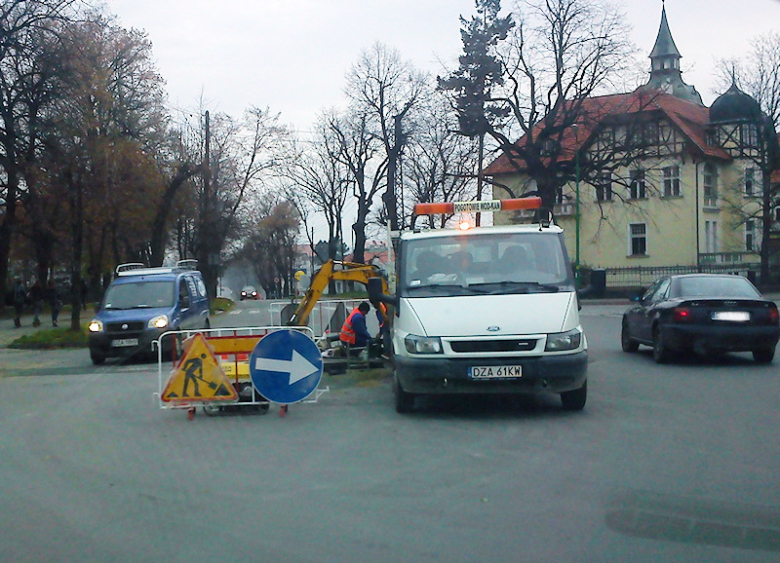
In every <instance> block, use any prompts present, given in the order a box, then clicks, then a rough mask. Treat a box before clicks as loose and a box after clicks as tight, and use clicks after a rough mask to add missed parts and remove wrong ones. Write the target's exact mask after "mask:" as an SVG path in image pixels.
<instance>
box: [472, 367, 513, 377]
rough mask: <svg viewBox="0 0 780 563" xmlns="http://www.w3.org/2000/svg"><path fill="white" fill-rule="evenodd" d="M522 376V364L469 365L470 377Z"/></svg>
mask: <svg viewBox="0 0 780 563" xmlns="http://www.w3.org/2000/svg"><path fill="white" fill-rule="evenodd" d="M522 376H523V366H471V367H470V368H469V377H470V378H471V379H503V378H515V377H522Z"/></svg>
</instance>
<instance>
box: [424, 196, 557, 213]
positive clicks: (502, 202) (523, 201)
mask: <svg viewBox="0 0 780 563" xmlns="http://www.w3.org/2000/svg"><path fill="white" fill-rule="evenodd" d="M541 206H542V198H540V197H523V198H516V199H491V200H487V201H450V202H444V203H418V204H416V205H415V206H414V214H415V215H441V214H445V213H487V212H492V211H513V210H518V209H539V208H540V207H541Z"/></svg>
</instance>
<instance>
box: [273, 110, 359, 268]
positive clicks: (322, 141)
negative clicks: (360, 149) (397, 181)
mask: <svg viewBox="0 0 780 563" xmlns="http://www.w3.org/2000/svg"><path fill="white" fill-rule="evenodd" d="M341 131H342V128H341V125H340V124H339V118H338V117H337V116H336V115H335V114H333V113H331V114H329V115H323V116H322V118H321V120H320V122H319V123H318V125H317V126H316V133H315V138H314V147H315V148H314V149H313V150H311V151H307V152H301V153H300V154H299V156H298V157H297V158H296V159H294V162H293V163H292V167H291V169H290V170H289V172H288V174H287V176H288V179H289V182H290V183H289V198H290V200H291V201H293V202H295V204H296V207H297V208H298V210H299V213H300V214H301V217H302V218H303V219H304V224H306V219H305V213H303V212H301V211H302V210H303V209H305V208H307V207H308V206H311V207H313V208H314V209H315V210H316V211H317V212H318V213H321V214H322V215H324V217H325V222H326V224H327V227H328V236H327V240H326V242H327V249H328V250H327V256H323V257H320V258H321V259H323V260H328V259H331V260H334V259H336V257H337V252H338V250H339V246H340V245H341V241H342V240H343V238H344V234H343V231H342V222H343V221H342V219H343V216H344V205H345V203H346V200H347V197H348V196H349V194H350V188H351V187H352V185H353V182H354V175H350V170H349V168H348V167H347V165H346V164H345V161H348V158H346V157H347V156H348V155H345V154H344V146H343V142H342V141H341V139H340V138H338V137H337V133H338V132H341ZM307 235H308V233H307ZM309 243H310V245H311V249H312V253H314V252H315V251H316V244H315V241H314V240H313V239H312V240H310V241H309Z"/></svg>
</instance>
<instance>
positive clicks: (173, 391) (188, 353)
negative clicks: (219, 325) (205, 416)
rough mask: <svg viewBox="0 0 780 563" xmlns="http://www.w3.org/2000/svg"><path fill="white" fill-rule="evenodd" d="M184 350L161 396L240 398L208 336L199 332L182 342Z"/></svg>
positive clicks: (173, 398) (178, 400) (194, 399)
mask: <svg viewBox="0 0 780 563" xmlns="http://www.w3.org/2000/svg"><path fill="white" fill-rule="evenodd" d="M182 348H183V349H184V351H185V354H184V357H183V358H182V359H181V361H180V362H179V364H178V365H177V366H176V368H175V369H174V370H173V371H172V372H171V376H170V377H169V378H168V383H166V384H165V390H164V391H163V392H162V394H161V395H160V399H161V400H162V401H163V402H166V403H191V402H200V401H224V402H231V401H237V400H238V393H236V389H235V387H233V384H232V383H231V382H230V379H228V377H227V375H225V372H224V371H222V367H221V366H220V365H219V362H218V361H217V357H216V356H215V355H214V352H212V350H211V347H209V345H208V343H207V342H206V339H205V338H204V337H203V335H202V334H200V333H197V334H195V335H194V336H191V337H190V338H188V339H187V340H185V341H184V342H183V345H182Z"/></svg>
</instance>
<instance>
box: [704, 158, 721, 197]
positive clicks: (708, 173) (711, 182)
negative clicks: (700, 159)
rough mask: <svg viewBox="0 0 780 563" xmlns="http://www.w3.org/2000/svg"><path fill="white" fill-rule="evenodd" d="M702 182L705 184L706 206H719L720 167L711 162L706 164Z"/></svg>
mask: <svg viewBox="0 0 780 563" xmlns="http://www.w3.org/2000/svg"><path fill="white" fill-rule="evenodd" d="M702 184H703V185H704V207H717V205H718V169H717V168H716V167H715V165H714V164H712V163H711V162H707V163H706V164H705V165H704V170H703V172H702Z"/></svg>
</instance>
